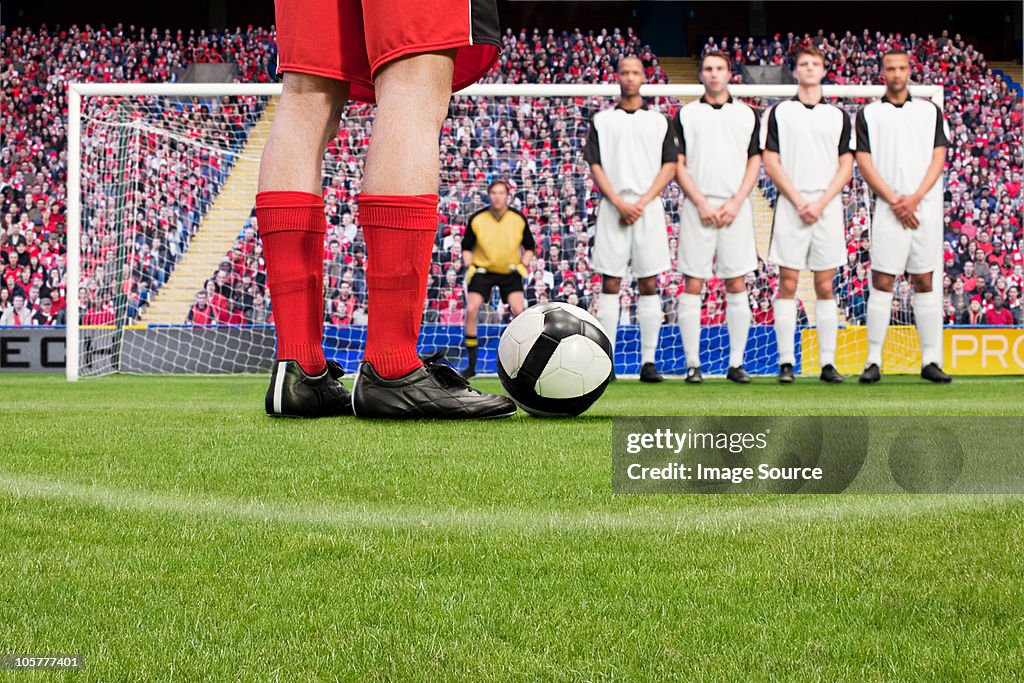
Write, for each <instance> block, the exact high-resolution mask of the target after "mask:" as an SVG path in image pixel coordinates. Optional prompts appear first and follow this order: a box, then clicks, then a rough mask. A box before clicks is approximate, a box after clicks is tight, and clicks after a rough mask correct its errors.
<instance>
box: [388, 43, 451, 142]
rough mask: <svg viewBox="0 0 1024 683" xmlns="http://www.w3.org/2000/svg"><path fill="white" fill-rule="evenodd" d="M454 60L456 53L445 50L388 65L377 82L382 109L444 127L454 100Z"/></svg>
mask: <svg viewBox="0 0 1024 683" xmlns="http://www.w3.org/2000/svg"><path fill="white" fill-rule="evenodd" d="M454 60H455V50H444V51H441V52H429V53H424V54H418V55H411V56H409V57H405V58H401V59H398V60H395V61H393V62H390V63H388V64H386V65H384V67H383V68H382V69H381V71H380V73H379V74H378V75H377V78H376V82H375V91H376V97H377V105H378V109H380V108H382V107H385V108H390V107H395V108H396V109H397V110H399V111H402V113H403V115H405V116H410V117H418V118H421V119H422V118H425V117H426V118H430V120H431V122H436V123H437V125H438V127H440V125H441V123H442V122H443V121H444V117H445V116H446V115H447V113H448V104H449V101H450V100H451V95H452V80H451V79H452V70H453V69H454ZM435 120H436V121H435Z"/></svg>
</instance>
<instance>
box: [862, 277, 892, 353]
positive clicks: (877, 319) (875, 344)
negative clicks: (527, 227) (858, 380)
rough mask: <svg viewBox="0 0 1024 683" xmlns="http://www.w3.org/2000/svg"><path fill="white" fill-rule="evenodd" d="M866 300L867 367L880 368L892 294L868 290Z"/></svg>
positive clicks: (872, 289)
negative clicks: (874, 366)
mask: <svg viewBox="0 0 1024 683" xmlns="http://www.w3.org/2000/svg"><path fill="white" fill-rule="evenodd" d="M869 291H870V298H869V299H868V360H867V363H865V364H864V367H867V366H869V365H871V364H872V363H874V364H875V365H877V366H878V367H882V347H883V346H885V335H887V334H888V333H889V318H890V317H891V316H892V292H883V291H882V290H880V289H875V288H874V287H871V288H870V290H869Z"/></svg>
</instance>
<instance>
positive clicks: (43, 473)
mask: <svg viewBox="0 0 1024 683" xmlns="http://www.w3.org/2000/svg"><path fill="white" fill-rule="evenodd" d="M479 384H480V385H481V386H482V387H484V388H488V389H492V390H496V389H497V388H498V385H497V382H496V381H494V380H482V381H480V382H479ZM265 388H266V382H265V380H264V379H261V378H259V379H258V378H141V377H111V378H105V379H99V380H88V381H82V382H79V383H77V384H74V385H70V384H67V383H65V382H64V381H63V379H61V378H58V377H39V376H34V377H24V376H22V377H18V376H6V377H3V378H0V391H2V395H3V397H4V400H3V402H2V403H0V420H2V422H0V424H3V425H4V426H3V428H2V438H0V586H2V587H3V600H0V653H2V652H7V653H14V652H18V653H37V654H44V653H79V654H82V655H84V657H85V669H84V670H83V671H80V672H73V673H69V674H65V675H66V676H67V677H68V678H72V677H73V678H74V679H75V680H168V679H170V680H182V681H197V680H282V681H300V680H311V679H315V680H363V681H375V680H402V681H405V680H411V681H439V680H471V681H488V680H628V681H654V680H723V681H733V680H854V681H863V680H887V681H888V680H921V679H929V680H1010V679H1014V678H1016V677H1018V676H1019V675H1020V672H1021V671H1024V654H1022V653H1024V636H1022V634H1024V616H1022V615H1024V563H1022V562H1021V557H1024V497H1017V496H956V497H954V496H892V495H891V496H881V495H879V496H854V495H839V496H816V497H812V496H613V495H612V494H611V493H610V477H611V475H610V462H611V458H610V450H609V449H610V433H611V430H610V417H611V416H613V415H626V414H634V415H641V414H646V415H673V414H684V415H686V414H689V415H693V414H705V413H708V414H768V415H829V414H886V415H894V414H895V415H900V414H906V415H963V414H975V415H1005V416H1020V415H1021V414H1022V413H1024V380H1019V379H982V378H957V380H956V381H955V383H954V384H953V385H952V386H948V387H936V386H931V385H926V384H924V383H921V382H920V381H918V380H916V379H910V378H896V377H886V378H885V379H884V380H883V383H882V384H880V385H877V386H874V387H861V386H858V385H856V384H855V383H852V382H848V383H847V384H845V385H842V386H837V387H831V386H824V385H821V384H819V383H818V382H817V381H816V380H808V379H804V380H802V381H798V382H797V384H796V385H794V386H791V387H779V386H776V385H775V384H774V382H772V381H771V380H768V379H761V380H755V383H754V384H753V385H751V386H749V387H745V388H744V387H737V386H733V385H730V384H726V383H725V382H724V381H711V382H708V383H707V384H705V385H704V386H701V387H689V386H685V385H683V384H682V383H681V382H678V381H673V382H667V383H665V384H662V385H657V386H646V385H640V384H639V383H637V382H635V381H630V380H620V381H619V382H618V383H616V384H614V385H612V386H611V387H610V388H609V390H608V392H607V394H606V395H605V397H604V398H602V399H601V401H599V402H598V403H597V405H595V407H594V408H593V409H592V410H591V411H590V412H588V413H587V414H586V415H585V416H583V417H582V418H580V419H576V420H535V419H532V418H529V417H527V416H525V415H524V414H522V413H520V414H519V415H518V416H517V417H516V418H514V419H512V420H505V421H498V422H486V423H393V422H389V423H379V422H378V423H374V422H363V421H358V420H355V419H344V418H341V419H333V420H319V421H298V420H271V419H269V418H266V417H265V416H264V415H263V414H262V400H263V392H264V391H265ZM977 429H978V432H977V438H978V439H981V440H982V441H981V443H984V441H983V440H984V434H985V420H979V421H978V428H977ZM2 675H3V674H2V673H0V677H2ZM8 676H10V677H11V679H12V680H23V679H26V680H27V678H28V677H30V676H31V674H11V673H9V672H8Z"/></svg>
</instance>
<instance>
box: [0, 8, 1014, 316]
mask: <svg viewBox="0 0 1024 683" xmlns="http://www.w3.org/2000/svg"><path fill="white" fill-rule="evenodd" d="M274 38H275V34H274V31H273V29H272V28H271V29H269V30H268V29H262V28H256V27H247V28H246V29H236V30H235V31H233V32H223V33H219V32H205V31H190V32H180V31H179V32H171V31H157V30H155V29H148V30H147V29H143V28H135V27H123V26H116V27H113V28H109V29H108V28H98V29H97V28H93V27H90V26H85V27H83V28H78V27H74V26H73V27H71V28H69V29H66V30H62V29H55V30H49V29H47V28H46V27H41V28H40V29H38V30H34V29H24V28H19V29H12V30H8V29H7V28H5V27H3V28H0V44H2V47H3V50H2V55H0V85H2V91H0V124H2V125H0V215H2V230H0V310H2V311H3V313H2V315H3V317H2V318H0V324H12V323H13V324H60V323H62V322H63V320H64V308H65V301H66V295H67V291H66V290H67V286H68V285H69V283H67V282H66V268H67V262H66V254H65V253H64V250H65V211H66V197H65V182H66V175H67V140H66V134H67V101H66V96H65V92H66V84H67V83H68V82H70V81H73V80H78V81H99V82H119V81H168V80H174V79H175V78H177V77H179V75H180V73H181V70H182V69H183V68H184V67H186V66H187V65H188V64H189V63H191V62H194V61H201V62H234V63H237V64H238V67H239V71H238V80H240V81H248V82H267V81H273V80H275V79H276V76H275V75H274V73H273V69H274V65H275V62H276V48H275V40H274ZM503 43H504V49H503V52H502V55H501V58H500V61H499V63H498V64H497V65H496V66H495V68H494V69H493V70H492V71H491V72H490V73H489V74H488V76H487V77H486V78H485V79H484V80H485V81H486V82H491V83H513V82H515V83H524V82H525V83H548V82H577V83H595V82H610V81H614V80H615V70H616V64H617V63H618V60H619V59H620V58H621V57H622V56H625V55H628V54H637V55H639V56H640V57H641V59H642V61H643V63H644V66H645V70H646V73H647V78H648V81H649V82H655V83H663V82H667V79H666V77H665V74H664V72H663V70H662V68H661V66H660V64H659V62H658V59H657V57H656V56H655V55H654V54H653V52H652V51H651V50H650V49H649V48H648V47H647V46H645V45H643V44H641V42H640V40H639V38H638V37H637V36H636V35H635V34H634V33H633V31H632V30H631V29H627V30H626V31H624V32H623V31H620V30H618V29H613V30H605V31H601V32H587V33H584V32H581V31H573V32H560V33H558V32H555V31H553V30H548V31H540V30H537V29H534V30H532V31H526V30H520V31H519V32H518V33H517V32H514V31H512V30H507V31H506V32H505V34H504V36H503ZM804 45H814V46H816V47H818V48H819V49H821V50H822V51H823V52H824V53H825V54H826V56H827V58H828V59H829V75H828V78H827V82H833V83H878V82H880V80H879V61H880V55H881V54H882V53H883V52H884V51H885V50H886V49H888V48H889V47H892V46H895V45H901V46H903V47H904V48H907V49H908V50H909V51H910V52H911V54H912V57H913V59H914V67H915V72H916V74H917V76H916V79H915V80H916V81H917V82H921V83H930V82H942V83H944V85H945V92H946V99H945V103H946V104H945V106H946V113H947V116H948V119H949V123H950V128H951V132H952V142H953V144H952V148H951V150H950V153H949V157H948V161H947V166H948V174H947V188H946V201H947V206H948V211H947V217H946V221H947V229H946V255H945V258H946V260H945V264H946V286H945V290H946V294H947V298H946V311H947V322H949V323H962V324H1017V325H1020V324H1024V321H1022V317H1021V316H1022V309H1021V291H1022V288H1024V280H1022V272H1021V268H1022V263H1021V260H1022V258H1021V255H1022V251H1024V243H1022V234H1021V212H1022V201H1024V200H1022V196H1021V173H1022V169H1024V146H1022V141H1021V124H1022V120H1021V118H1022V100H1021V98H1020V97H1018V96H1017V95H1016V94H1015V92H1014V91H1013V90H1011V89H1010V88H1008V87H1007V84H1006V83H1005V82H1004V81H1003V80H1002V79H1001V78H999V77H998V76H995V75H994V74H992V72H991V71H990V70H989V69H988V68H987V66H986V64H985V61H984V57H983V56H982V55H981V54H979V53H978V52H977V51H976V50H974V48H973V47H972V46H970V45H967V44H965V43H964V41H963V40H961V38H960V36H953V37H950V36H948V35H946V34H942V35H938V36H932V35H929V36H918V35H915V34H909V35H906V36H904V35H900V34H888V35H882V34H879V33H875V34H872V33H870V32H868V31H865V32H864V33H863V34H861V35H856V34H853V33H847V34H846V35H844V36H842V37H837V36H836V35H834V34H830V35H825V34H824V33H821V32H819V33H818V34H817V35H802V36H794V35H792V34H790V35H787V36H785V37H782V36H780V35H777V36H774V37H773V38H770V39H769V38H763V39H759V38H746V37H744V38H739V37H733V38H722V39H714V38H711V39H709V41H708V43H707V45H706V46H705V49H710V48H712V47H715V48H719V49H724V50H725V51H726V52H727V53H728V54H730V55H731V56H732V57H733V60H734V62H735V66H736V74H737V76H736V78H737V80H740V79H741V76H740V74H741V72H740V67H741V66H742V65H744V64H778V65H783V64H786V65H789V66H792V60H793V57H794V56H795V53H796V51H797V50H798V49H799V48H800V47H802V46H804ZM116 104H117V102H116V101H115V100H103V101H99V102H95V103H93V104H92V105H91V106H93V107H95V108H94V109H90V110H88V113H89V117H88V118H87V119H86V123H85V126H84V131H83V132H84V141H85V153H86V154H91V155H92V157H91V158H92V159H93V160H95V161H98V162H99V163H98V164H93V166H92V168H90V169H87V174H86V175H84V176H83V188H84V197H83V235H82V249H83V254H84V256H85V258H84V260H83V274H82V275H83V277H82V280H81V282H80V283H76V284H78V285H80V289H79V293H80V300H81V302H82V303H81V306H82V310H81V319H82V321H83V323H86V324H109V323H113V322H114V321H115V320H117V319H118V318H119V316H122V315H123V316H124V319H125V320H128V321H136V320H140V319H141V320H143V321H144V320H145V308H146V306H147V305H148V304H149V303H150V302H151V301H152V300H153V298H154V297H155V296H156V294H157V292H158V291H159V289H160V287H161V286H162V285H163V284H164V283H165V282H166V281H167V278H168V276H169V274H170V272H171V271H172V270H173V269H174V267H175V264H176V263H177V262H178V260H179V259H180V257H181V255H182V254H183V253H185V252H186V251H187V250H188V248H189V246H190V241H191V237H192V235H193V233H194V231H195V228H196V226H197V225H198V223H199V221H200V220H201V219H202V216H203V214H204V213H205V211H206V210H207V208H208V207H209V206H210V204H211V203H212V201H213V199H214V198H215V196H216V194H217V192H218V191H219V189H220V186H221V184H222V183H223V181H224V178H225V177H226V175H227V173H228V172H229V170H230V168H231V165H232V163H233V162H234V158H235V157H234V155H235V153H236V152H237V151H238V149H239V147H240V146H241V144H243V143H244V140H245V137H246V135H247V132H248V130H249V128H250V126H251V125H252V123H253V122H254V121H255V120H256V119H257V118H258V115H259V113H260V110H261V107H262V103H261V102H260V101H259V100H258V99H256V98H223V99H221V100H220V101H199V100H193V101H191V102H174V101H172V100H169V99H163V100H159V101H157V100H141V101H139V102H137V103H136V104H135V105H134V106H133V107H131V109H130V110H129V111H130V115H129V117H128V118H129V120H137V121H140V122H143V123H145V124H147V130H146V131H142V130H141V129H140V128H133V127H131V126H125V125H118V124H123V123H124V122H123V121H122V120H121V118H119V117H118V116H116V115H111V112H112V111H113V107H115V106H116ZM606 104H607V103H606V102H601V101H598V100H596V99H591V98H563V99H557V100H554V99H552V100H547V99H544V98H536V99H525V98H503V99H487V98H468V97H455V98H453V102H452V107H451V111H450V116H449V117H448V118H447V119H446V121H445V122H444V125H443V128H442V131H441V162H442V164H441V168H442V178H441V185H442V187H441V193H440V195H441V197H440V210H439V230H438V235H437V240H436V244H435V259H434V265H433V269H432V272H431V275H430V282H429V288H428V292H429V296H428V301H427V303H426V305H425V310H424V320H425V321H426V322H445V323H455V324H460V323H461V322H462V320H463V319H464V313H463V309H464V303H465V300H464V293H463V291H462V282H463V278H464V272H463V266H462V259H461V238H462V234H463V232H464V230H465V222H466V219H467V217H468V216H469V215H470V214H471V213H472V212H474V211H475V210H477V209H479V208H481V207H483V206H485V205H486V192H485V189H486V186H487V184H488V182H489V181H490V180H491V179H494V178H499V177H500V178H505V179H507V180H509V181H510V184H511V185H512V189H513V192H514V197H515V199H514V203H515V205H516V206H517V207H518V208H519V209H520V210H521V211H522V212H523V213H524V214H525V215H526V216H527V217H528V219H529V221H530V224H531V227H532V229H533V230H534V236H535V239H536V241H537V244H538V254H537V256H538V257H537V258H536V259H535V260H534V261H533V262H532V263H531V265H530V273H529V282H528V286H527V288H526V296H527V301H528V303H531V304H532V303H536V302H538V301H545V300H562V301H568V302H570V303H574V304H578V305H580V306H583V307H585V308H588V309H590V310H592V311H593V310H594V308H595V306H596V302H597V294H598V293H599V292H600V280H599V277H598V275H597V274H596V273H594V272H593V271H592V270H591V268H590V264H589V248H590V243H591V239H592V235H593V229H594V221H595V210H596V205H597V199H598V191H597V188H596V186H595V185H594V183H593V181H592V180H591V178H590V173H589V169H588V168H587V166H586V164H585V163H584V162H583V160H582V146H583V143H584V141H585V139H586V133H587V129H588V126H589V120H590V117H591V116H592V115H593V113H594V112H595V111H596V110H597V108H598V107H600V106H606ZM652 104H653V105H654V106H658V107H660V108H661V109H662V110H663V111H665V113H671V112H672V111H673V110H674V108H675V107H676V106H678V102H675V101H672V102H670V101H668V100H658V101H656V102H653V103H652ZM752 104H754V105H755V106H758V107H759V108H761V109H762V110H763V107H764V104H765V103H762V102H757V101H754V102H752ZM215 110H219V111H215ZM122 111H123V110H122ZM850 113H851V114H852V111H851V112H850ZM371 122H372V108H370V107H368V106H366V105H352V106H350V107H349V108H348V110H347V112H346V116H345V117H344V119H343V120H342V122H341V123H340V127H339V133H338V136H337V137H336V138H335V139H334V140H333V141H332V142H331V143H330V145H329V147H328V150H327V153H326V155H325V164H324V169H325V177H326V180H325V187H324V198H325V204H326V212H327V216H328V224H329V231H328V235H327V237H326V239H325V244H324V260H325V273H324V282H325V293H326V297H325V322H327V323H329V324H339V325H344V324H360V323H365V319H366V305H365V304H366V302H365V295H366V282H365V274H364V273H365V268H364V266H365V258H366V250H365V245H364V244H363V241H362V234H361V231H360V230H359V227H358V217H357V214H356V212H355V197H356V196H357V195H358V193H359V178H360V177H361V171H362V163H363V158H364V153H365V149H366V146H367V144H368V142H369V135H370V127H371ZM154 129H160V130H164V131H168V132H169V133H170V134H165V135H159V136H158V135H155V134H153V133H152V132H151V131H152V130H154ZM197 143H198V144H197ZM125 160H127V161H128V163H127V164H126V165H125V168H128V169H131V170H130V175H129V176H128V177H122V176H119V175H118V169H119V168H121V164H122V163H123V162H124V161H125ZM143 176H145V178H146V182H142V181H143ZM760 187H761V188H762V190H763V191H764V193H765V195H766V196H767V197H768V198H769V200H773V199H774V192H773V188H772V187H771V185H770V183H769V182H767V180H766V179H765V178H762V182H761V183H760ZM664 200H665V203H666V208H667V211H668V214H669V224H670V226H671V227H670V230H671V231H672V235H671V244H672V247H673V261H674V259H675V249H674V247H675V243H676V242H675V240H676V239H677V232H678V225H679V209H680V205H681V201H682V196H681V192H680V190H679V188H678V186H677V185H676V184H675V183H672V184H670V185H669V188H668V189H667V190H666V192H665V194H664ZM843 204H844V207H845V210H846V219H847V230H848V244H849V262H848V264H847V266H845V267H844V268H842V269H840V272H839V273H837V276H836V291H837V293H838V296H839V298H840V303H841V306H842V307H843V310H844V312H845V314H846V317H847V319H848V320H850V321H852V322H863V320H864V313H865V310H866V309H865V301H866V295H867V291H868V288H867V286H866V283H867V276H868V273H869V271H870V263H869V260H868V255H869V248H868V247H869V241H868V230H869V227H870V225H869V223H870V218H869V216H870V213H869V211H868V194H867V190H866V187H865V185H864V183H863V181H862V180H861V179H860V178H859V176H855V179H854V181H853V182H852V183H851V184H850V185H849V186H848V187H847V188H846V189H845V190H844V193H843ZM116 225H121V226H124V228H123V229H120V230H116V229H112V228H111V227H110V226H116ZM258 227H259V226H258V225H257V223H256V220H255V217H254V216H253V217H251V218H250V219H249V222H248V223H247V224H246V225H244V226H240V231H239V235H238V237H237V239H236V240H235V241H234V243H233V244H232V246H231V249H230V250H229V251H228V252H227V253H226V254H225V255H224V259H223V261H222V262H221V264H220V267H219V268H218V269H217V271H216V272H214V273H211V276H210V278H209V280H208V281H207V282H206V283H205V286H204V287H203V289H202V291H200V292H197V293H196V297H195V298H196V301H195V304H194V305H193V306H192V308H191V310H190V312H189V320H190V321H191V322H193V323H196V324H218V323H219V324H240V323H264V322H268V321H270V320H272V316H271V314H270V302H269V297H268V294H267V290H266V275H265V269H264V267H263V261H262V249H261V246H260V242H259V238H258ZM776 278H777V273H776V271H775V269H774V268H773V267H772V266H770V265H769V264H765V263H763V262H762V265H761V267H760V268H759V269H758V272H756V273H753V274H751V275H750V276H749V278H748V284H749V291H750V294H751V305H752V307H753V308H754V311H755V314H754V315H755V323H760V324H771V322H772V320H771V315H772V311H771V306H770V301H771V299H772V297H773V295H774V289H775V285H776ZM658 284H659V291H660V292H661V293H662V297H663V303H664V310H665V315H666V318H667V320H666V322H669V323H672V322H674V316H675V297H676V294H677V293H678V291H679V289H680V287H681V277H680V275H679V274H678V273H677V272H675V271H674V270H672V271H669V272H667V273H665V274H664V275H663V276H661V278H660V279H659V282H658ZM622 297H623V302H624V304H626V305H624V306H623V309H622V310H623V318H624V322H634V316H635V306H634V305H632V304H633V302H634V300H635V290H634V289H633V288H632V287H630V286H628V285H626V286H624V287H623V290H622ZM723 300H724V291H723V289H722V285H721V283H720V282H718V281H716V280H714V279H711V280H708V281H707V282H706V293H705V309H704V314H703V319H704V322H705V323H708V324H715V323H716V322H717V321H719V320H720V319H721V318H722V316H723V315H724V313H723V310H722V303H723ZM910 300H911V293H910V291H909V283H906V282H903V283H901V284H900V286H899V290H898V292H897V296H896V297H895V299H894V303H893V319H894V321H895V322H900V323H909V322H911V321H912V315H913V311H912V309H911V307H910ZM493 304H494V305H492V306H488V307H485V308H486V310H485V312H484V314H483V315H484V317H485V319H486V321H488V322H498V321H500V320H502V319H507V312H506V311H504V309H503V308H502V306H501V305H500V303H498V302H496V301H495V302H493Z"/></svg>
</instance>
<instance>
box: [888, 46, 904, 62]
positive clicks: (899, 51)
mask: <svg viewBox="0 0 1024 683" xmlns="http://www.w3.org/2000/svg"><path fill="white" fill-rule="evenodd" d="M893 55H903V56H904V57H906V58H907V60H909V59H910V53H909V52H907V51H906V50H904V49H903V48H902V47H891V48H889V49H888V50H886V51H885V53H884V54H883V55H882V61H883V62H884V61H885V58H886V57H891V56H893Z"/></svg>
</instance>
